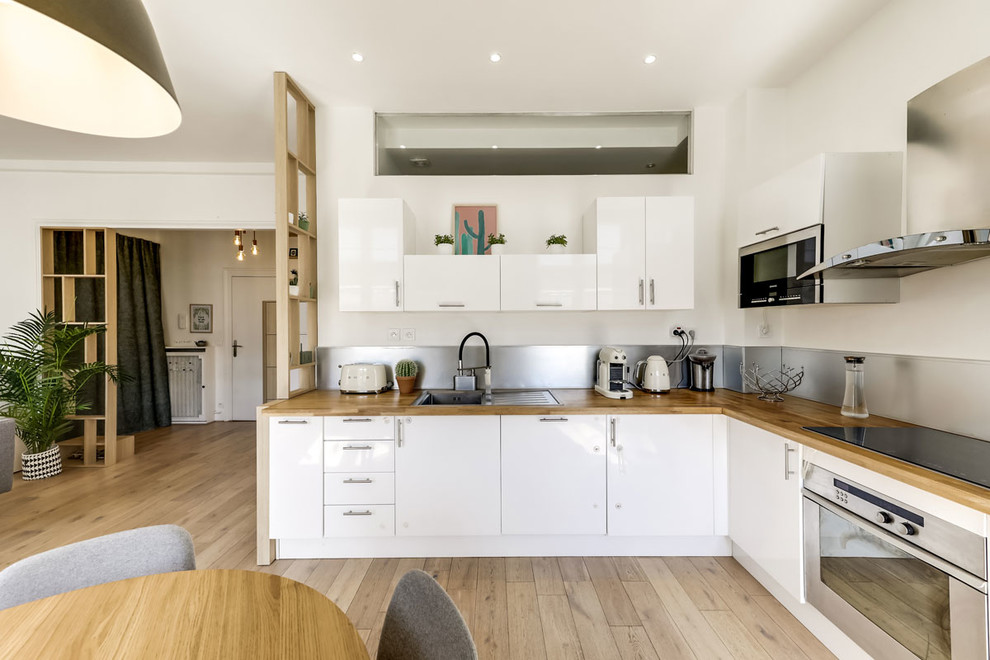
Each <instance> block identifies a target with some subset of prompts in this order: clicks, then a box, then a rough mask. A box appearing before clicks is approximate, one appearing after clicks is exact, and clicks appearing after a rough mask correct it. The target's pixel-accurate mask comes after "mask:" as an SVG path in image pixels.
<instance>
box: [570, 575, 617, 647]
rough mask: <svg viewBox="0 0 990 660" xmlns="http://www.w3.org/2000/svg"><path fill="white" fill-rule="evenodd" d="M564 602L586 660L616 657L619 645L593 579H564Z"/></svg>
mask: <svg viewBox="0 0 990 660" xmlns="http://www.w3.org/2000/svg"><path fill="white" fill-rule="evenodd" d="M564 588H565V589H566V590H567V602H568V603H569V604H570V607H571V616H572V617H574V625H575V627H576V628H577V634H578V639H579V640H580V642H581V650H582V651H584V657H585V658H587V660H599V659H604V660H619V649H618V648H616V646H615V640H614V639H612V629H611V628H610V627H609V625H608V619H607V618H606V616H605V612H604V610H603V609H602V604H601V601H599V600H598V593H597V592H596V591H595V585H594V583H592V582H564Z"/></svg>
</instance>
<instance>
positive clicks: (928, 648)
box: [804, 464, 990, 660]
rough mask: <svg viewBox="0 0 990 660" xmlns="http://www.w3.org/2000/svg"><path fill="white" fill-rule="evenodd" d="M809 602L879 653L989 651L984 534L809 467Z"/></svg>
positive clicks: (964, 654)
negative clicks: (975, 532)
mask: <svg viewBox="0 0 990 660" xmlns="http://www.w3.org/2000/svg"><path fill="white" fill-rule="evenodd" d="M804 544H805V580H806V587H807V595H808V602H809V603H811V604H812V605H813V606H814V607H815V608H817V609H818V610H819V611H820V612H822V613H823V614H824V615H825V616H826V617H828V619H829V620H831V621H832V622H833V623H834V624H835V625H836V626H838V627H839V628H840V629H841V630H842V631H843V632H845V633H846V634H847V635H849V637H850V638H852V640H853V641H855V642H856V643H857V644H859V645H860V646H861V647H862V648H863V649H864V650H865V651H867V652H868V653H870V654H871V655H873V656H874V657H876V658H892V659H895V660H896V659H898V658H907V659H910V658H933V659H934V658H938V659H940V660H941V659H944V660H969V659H970V658H973V659H976V658H979V659H980V660H986V658H987V649H988V643H990V642H988V632H987V628H988V624H987V543H986V539H985V538H984V537H983V536H980V535H978V534H974V533H973V532H970V531H968V530H965V529H962V528H960V527H957V526H955V525H953V524H951V523H948V522H946V521H944V520H941V519H939V518H936V517H935V516H933V515H931V514H929V513H926V512H924V511H921V510H919V509H917V508H914V507H911V506H908V505H907V504H904V503H902V502H898V501H897V500H894V499H892V498H889V497H886V496H884V495H882V494H880V493H878V492H876V491H874V490H871V489H869V488H866V487H865V486H861V485H859V484H857V483H855V482H853V481H850V480H849V479H845V478H843V477H841V476H839V475H836V474H834V473H832V472H829V471H828V470H825V469H823V468H821V467H819V466H816V465H810V464H808V465H807V466H806V468H805V481H804Z"/></svg>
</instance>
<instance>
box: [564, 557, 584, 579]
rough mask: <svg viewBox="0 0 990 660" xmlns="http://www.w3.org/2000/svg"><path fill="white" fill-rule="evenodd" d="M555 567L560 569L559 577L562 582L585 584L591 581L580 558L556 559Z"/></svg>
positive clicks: (582, 559)
mask: <svg viewBox="0 0 990 660" xmlns="http://www.w3.org/2000/svg"><path fill="white" fill-rule="evenodd" d="M557 566H559V567H560V577H561V578H562V579H563V580H564V582H585V581H587V580H590V579H591V576H590V575H588V568H587V567H586V566H585V565H584V558H582V557H558V558H557Z"/></svg>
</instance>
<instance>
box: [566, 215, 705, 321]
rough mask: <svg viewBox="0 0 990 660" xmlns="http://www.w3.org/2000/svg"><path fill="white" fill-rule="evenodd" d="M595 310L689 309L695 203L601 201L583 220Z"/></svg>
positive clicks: (692, 300)
mask: <svg viewBox="0 0 990 660" xmlns="http://www.w3.org/2000/svg"><path fill="white" fill-rule="evenodd" d="M584 236H585V248H586V249H588V248H590V249H594V251H595V253H596V254H597V256H598V309H601V310H624V309H691V308H693V307H694V198H692V197H600V198H598V199H597V200H595V204H594V205H593V206H592V209H591V211H589V213H588V214H587V215H586V216H585V227H584Z"/></svg>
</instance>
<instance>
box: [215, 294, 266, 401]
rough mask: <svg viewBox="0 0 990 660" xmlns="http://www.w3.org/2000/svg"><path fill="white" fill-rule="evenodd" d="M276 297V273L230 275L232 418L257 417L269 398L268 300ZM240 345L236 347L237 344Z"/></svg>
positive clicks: (229, 348) (229, 349) (229, 346)
mask: <svg viewBox="0 0 990 660" xmlns="http://www.w3.org/2000/svg"><path fill="white" fill-rule="evenodd" d="M274 299H275V278H274V277H253V276H250V277H249V276H242V275H235V276H233V277H231V278H230V330H231V334H230V344H229V345H228V346H226V347H225V350H227V351H230V353H229V355H230V356H231V358H230V362H231V365H232V366H231V369H230V376H231V378H230V394H231V407H230V412H231V419H234V420H254V419H255V415H256V410H257V408H258V406H260V405H261V404H262V403H264V400H265V387H264V383H265V362H264V341H265V326H264V321H263V316H262V311H263V309H264V301H266V300H274ZM235 346H236V348H235Z"/></svg>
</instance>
